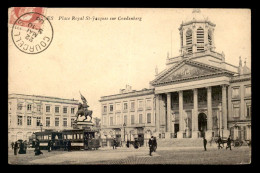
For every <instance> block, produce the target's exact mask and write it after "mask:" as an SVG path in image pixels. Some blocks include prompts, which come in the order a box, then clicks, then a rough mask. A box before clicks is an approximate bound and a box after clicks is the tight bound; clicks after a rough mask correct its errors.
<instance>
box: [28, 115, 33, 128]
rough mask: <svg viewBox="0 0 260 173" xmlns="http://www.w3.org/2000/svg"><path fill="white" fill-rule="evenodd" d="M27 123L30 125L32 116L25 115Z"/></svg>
mask: <svg viewBox="0 0 260 173" xmlns="http://www.w3.org/2000/svg"><path fill="white" fill-rule="evenodd" d="M27 125H28V126H30V125H32V117H31V116H28V117H27Z"/></svg>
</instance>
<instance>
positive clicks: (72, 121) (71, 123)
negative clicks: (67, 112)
mask: <svg viewBox="0 0 260 173" xmlns="http://www.w3.org/2000/svg"><path fill="white" fill-rule="evenodd" d="M73 123H74V118H71V121H70V126H71V127H72V126H73Z"/></svg>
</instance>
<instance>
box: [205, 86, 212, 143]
mask: <svg viewBox="0 0 260 173" xmlns="http://www.w3.org/2000/svg"><path fill="white" fill-rule="evenodd" d="M211 93H212V92H211V87H207V107H208V118H207V132H206V138H207V139H211V137H212V126H213V124H212V94H211Z"/></svg>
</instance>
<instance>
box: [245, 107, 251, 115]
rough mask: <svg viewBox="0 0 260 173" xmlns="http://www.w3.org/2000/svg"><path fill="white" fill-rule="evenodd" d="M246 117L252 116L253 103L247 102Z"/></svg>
mask: <svg viewBox="0 0 260 173" xmlns="http://www.w3.org/2000/svg"><path fill="white" fill-rule="evenodd" d="M246 117H247V118H250V117H251V104H246Z"/></svg>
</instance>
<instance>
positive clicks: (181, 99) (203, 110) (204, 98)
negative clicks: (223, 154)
mask: <svg viewBox="0 0 260 173" xmlns="http://www.w3.org/2000/svg"><path fill="white" fill-rule="evenodd" d="M225 87H227V85H225V84H224V85H217V86H210V87H208V86H207V87H203V88H194V89H190V90H181V91H176V92H167V93H159V94H157V95H156V97H155V98H156V102H155V103H156V105H155V106H156V108H157V109H156V122H158V123H157V124H156V127H157V128H156V131H157V132H158V133H159V134H163V135H162V136H164V137H163V138H174V137H177V138H179V139H181V138H200V137H206V138H207V139H210V138H211V137H213V136H216V135H218V134H219V131H220V130H221V131H222V132H221V133H223V135H224V136H228V135H229V133H227V132H226V131H225V130H226V129H225V126H227V122H226V121H225V119H226V118H225V117H224V116H227V115H225V113H223V112H225V111H226V110H225V109H227V105H226V103H225V100H226V97H227V94H226V92H227V90H226V89H225ZM222 92H224V93H222ZM223 101H224V103H223ZM223 105H224V106H223ZM213 112H214V115H213ZM220 121H221V122H220ZM213 123H217V124H215V125H213ZM225 124H226V125H225ZM213 127H214V128H213Z"/></svg>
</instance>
